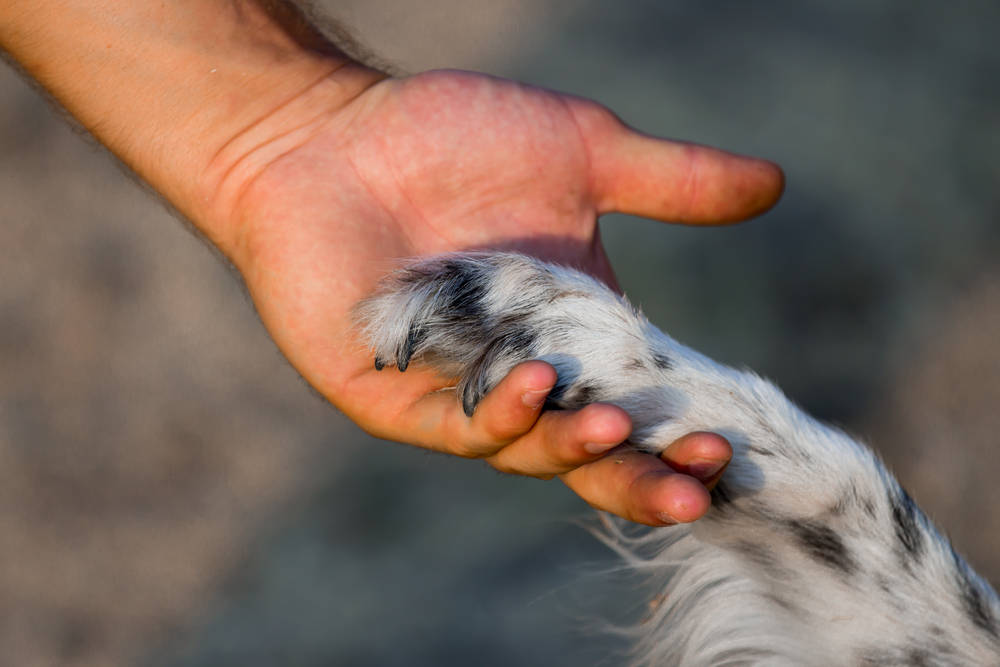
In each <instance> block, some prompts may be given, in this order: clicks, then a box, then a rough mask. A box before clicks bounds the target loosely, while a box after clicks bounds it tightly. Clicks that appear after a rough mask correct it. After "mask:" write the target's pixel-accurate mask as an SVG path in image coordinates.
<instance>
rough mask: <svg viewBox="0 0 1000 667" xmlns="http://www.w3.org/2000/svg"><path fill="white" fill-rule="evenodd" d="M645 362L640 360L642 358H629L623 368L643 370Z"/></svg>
mask: <svg viewBox="0 0 1000 667" xmlns="http://www.w3.org/2000/svg"><path fill="white" fill-rule="evenodd" d="M645 368H646V364H644V363H643V362H642V359H629V360H628V362H627V363H626V364H625V370H629V371H641V370H645Z"/></svg>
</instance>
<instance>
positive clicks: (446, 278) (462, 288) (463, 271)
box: [439, 260, 489, 321]
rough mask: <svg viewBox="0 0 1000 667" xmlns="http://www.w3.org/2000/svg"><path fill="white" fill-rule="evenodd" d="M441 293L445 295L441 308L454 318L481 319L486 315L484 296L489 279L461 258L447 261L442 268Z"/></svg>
mask: <svg viewBox="0 0 1000 667" xmlns="http://www.w3.org/2000/svg"><path fill="white" fill-rule="evenodd" d="M439 275H440V278H441V281H442V283H443V284H442V286H441V290H440V292H441V295H442V296H444V297H445V300H444V303H443V304H442V306H441V308H440V310H441V312H443V313H446V314H447V315H448V317H449V318H450V319H452V320H460V321H461V320H465V321H469V320H479V319H481V318H483V316H484V315H485V312H484V311H485V309H484V307H483V296H484V294H485V292H486V284H488V283H489V280H488V279H487V278H485V277H484V276H482V275H481V274H480V272H479V271H477V270H476V269H475V267H474V266H473V265H470V264H469V263H468V262H463V261H461V260H458V261H455V260H450V261H446V262H445V263H444V264H443V265H442V266H441V269H440V273H439Z"/></svg>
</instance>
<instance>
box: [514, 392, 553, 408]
mask: <svg viewBox="0 0 1000 667" xmlns="http://www.w3.org/2000/svg"><path fill="white" fill-rule="evenodd" d="M550 391H552V387H548V388H546V389H535V390H533V391H526V392H524V393H523V394H521V402H522V403H524V404H525V405H526V406H528V407H529V408H531V409H532V410H534V409H535V408H537V407H540V406H541V405H542V403H544V402H545V397H546V396H548V395H549V392H550Z"/></svg>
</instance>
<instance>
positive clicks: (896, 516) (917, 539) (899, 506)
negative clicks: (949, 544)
mask: <svg viewBox="0 0 1000 667" xmlns="http://www.w3.org/2000/svg"><path fill="white" fill-rule="evenodd" d="M889 507H891V508H892V525H893V529H894V530H895V531H896V539H897V540H899V543H900V545H902V547H903V552H904V553H905V554H907V555H908V556H909V557H911V558H913V559H914V560H919V558H920V556H921V555H922V554H923V551H924V547H925V545H924V535H923V533H922V532H921V530H920V524H919V522H918V517H917V512H919V511H920V510H918V509H917V507H916V505H915V504H914V502H913V498H911V497H910V494H908V493H907V492H906V490H904V489H902V488H900V489H899V493H898V494H895V493H893V492H892V491H890V492H889ZM903 565H904V566H906V567H909V565H910V564H909V562H908V561H905V560H904V562H903Z"/></svg>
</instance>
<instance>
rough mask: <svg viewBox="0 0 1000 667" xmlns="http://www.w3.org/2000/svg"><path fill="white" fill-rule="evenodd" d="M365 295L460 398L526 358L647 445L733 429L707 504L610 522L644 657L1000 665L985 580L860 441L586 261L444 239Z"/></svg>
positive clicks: (994, 609)
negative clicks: (450, 246) (551, 259)
mask: <svg viewBox="0 0 1000 667" xmlns="http://www.w3.org/2000/svg"><path fill="white" fill-rule="evenodd" d="M358 312H359V317H360V319H361V321H362V322H363V323H364V326H365V327H366V332H367V334H368V336H369V339H370V340H371V342H372V347H373V349H374V350H375V352H376V356H377V358H379V359H381V360H382V361H383V362H384V363H386V364H387V365H391V364H392V363H400V364H401V366H405V365H406V363H408V361H409V358H410V356H411V355H412V356H413V357H414V358H415V359H424V360H427V361H429V362H431V363H434V364H436V365H437V366H438V367H440V368H442V369H443V370H444V371H445V372H448V373H450V374H454V375H458V376H460V377H462V380H463V383H464V386H465V387H466V389H465V390H464V400H465V401H466V405H467V410H468V409H470V408H471V409H474V407H475V404H476V403H477V402H478V399H479V398H481V396H482V394H484V393H485V392H486V391H488V390H489V389H490V388H492V387H493V386H495V385H496V384H497V382H499V381H500V379H502V378H503V377H504V375H505V374H506V373H507V372H508V371H509V370H510V369H511V368H512V367H513V366H514V365H515V364H516V363H519V362H520V361H523V360H525V359H528V358H535V359H542V360H544V361H547V362H549V363H551V364H552V365H553V366H554V367H555V368H556V370H557V371H558V373H559V377H560V385H561V388H560V391H561V398H559V399H557V400H556V401H555V403H556V405H557V406H559V407H568V408H572V407H578V406H579V405H580V404H581V402H587V401H591V400H599V401H602V402H608V403H614V404H617V405H620V406H621V407H622V408H624V409H625V410H627V411H628V412H629V414H630V415H631V416H632V419H633V422H634V432H633V435H632V437H631V438H630V441H631V442H632V444H634V445H635V446H637V447H639V448H642V449H644V450H647V451H651V452H658V451H661V450H662V449H663V448H665V447H666V446H667V445H668V444H670V443H671V442H673V441H674V440H675V439H677V438H678V437H680V436H682V435H684V434H686V433H690V432H692V431H712V432H715V433H719V434H721V435H723V436H725V437H726V438H727V439H728V440H729V441H730V442H731V443H732V445H733V448H734V451H735V456H734V458H733V461H732V463H731V464H730V466H729V468H728V469H727V471H726V473H725V475H724V477H723V479H722V482H721V485H720V490H719V492H718V493H717V494H716V495H715V499H714V503H713V508H712V509H711V510H710V511H709V513H708V514H707V515H706V516H705V517H704V518H703V519H701V520H699V521H697V522H696V523H694V524H691V525H687V526H677V527H671V528H664V529H652V530H648V531H645V532H643V533H641V534H639V535H634V534H631V533H630V532H629V531H627V530H624V529H623V525H622V523H620V522H615V521H610V520H609V521H607V522H606V526H607V532H606V533H605V539H606V540H607V541H608V542H609V543H610V544H612V545H613V546H614V547H615V548H616V549H617V550H618V551H619V552H620V553H621V554H622V556H623V558H624V559H625V561H626V563H627V564H628V566H629V567H630V568H632V569H634V570H635V571H636V572H637V573H639V574H641V575H642V576H645V577H648V582H647V586H648V588H647V590H648V591H649V597H650V599H651V600H653V601H654V602H657V604H656V605H655V610H654V611H653V613H652V614H651V616H650V618H649V619H647V620H646V621H645V622H643V623H640V624H638V625H636V626H634V627H631V628H625V629H623V630H622V632H625V633H626V634H627V635H628V636H629V637H630V638H631V642H632V646H633V647H634V655H635V662H636V664H644V665H646V664H648V665H817V666H820V665H822V666H831V665H875V664H910V665H1000V636H998V635H1000V625H998V621H997V619H998V618H1000V602H998V599H997V597H996V594H995V593H994V592H993V590H992V589H991V588H990V587H989V585H987V584H986V583H985V582H984V581H983V580H982V579H980V578H979V577H978V576H977V575H975V574H974V573H973V572H971V570H969V569H968V566H967V565H966V564H965V563H964V561H962V560H961V558H959V557H957V556H956V555H955V554H954V552H953V551H952V550H951V547H950V545H949V544H948V542H947V540H945V539H944V538H943V537H942V536H941V535H940V534H939V533H938V532H937V531H936V530H935V529H934V527H933V526H931V524H930V523H929V521H927V519H926V517H925V516H924V515H923V514H922V513H921V512H920V511H919V510H918V509H916V508H915V506H914V505H913V504H912V502H911V501H910V500H909V498H908V496H905V492H903V491H902V490H901V489H900V488H899V486H898V484H897V482H896V481H895V480H894V479H893V478H892V476H891V475H890V474H889V473H888V472H887V471H886V469H885V468H884V466H883V465H882V464H881V462H880V461H879V460H878V458H877V457H876V456H875V455H874V454H873V453H872V452H871V451H870V450H869V449H867V448H866V447H864V446H863V445H862V444H860V443H858V442H857V441H855V440H853V439H851V438H850V437H848V436H847V435H845V434H844V433H842V432H841V431H839V430H837V429H834V428H831V427H829V426H826V425H824V424H821V423H819V422H817V421H816V420H814V419H812V418H811V417H809V416H808V415H806V414H804V413H803V412H802V411H801V410H799V409H798V408H797V407H796V406H795V405H793V404H792V403H791V402H790V401H788V400H787V399H786V398H785V397H784V396H783V395H782V393H781V392H780V391H779V390H778V389H777V388H776V387H774V386H773V385H771V384H770V383H768V382H766V381H765V380H762V379H761V378H759V377H757V376H756V375H753V374H752V373H749V372H743V371H737V370H734V369H732V368H727V367H725V366H722V365H719V364H717V363H715V362H713V361H711V360H710V359H708V358H706V357H704V356H703V355H701V354H698V353H697V352H695V351H693V350H691V349H689V348H686V347H684V346H683V345H680V344H679V343H677V342H676V341H674V340H673V339H671V338H670V337H669V336H667V335H666V334H664V333H662V332H661V331H659V330H658V329H657V328H656V327H654V326H653V325H652V324H650V323H649V322H648V321H647V320H646V319H645V318H644V317H643V316H642V315H641V314H640V313H639V312H638V311H637V310H636V309H635V308H633V307H632V306H631V305H630V304H628V302H627V301H625V300H624V299H623V298H621V297H619V296H617V295H616V294H614V293H613V292H611V291H610V290H608V289H607V288H606V287H605V286H603V285H601V284H599V283H598V282H596V281H594V280H593V279H591V278H589V277H587V276H585V275H583V274H580V273H578V272H576V271H572V270H569V269H566V268H562V267H557V266H552V265H547V264H544V263H542V262H538V261H537V260H533V259H530V258H526V257H524V256H520V255H514V254H492V255H490V254H467V255H453V256H445V257H443V258H437V259H432V260H425V261H423V262H421V263H418V264H415V265H412V266H410V267H408V268H407V269H404V270H402V271H401V272H398V273H397V274H395V275H394V276H392V277H390V279H389V280H388V281H387V282H386V283H385V284H384V285H383V287H382V289H381V291H380V293H379V294H378V295H377V296H375V297H373V298H372V299H370V300H367V301H366V302H364V303H363V304H362V305H361V306H360V308H359V310H358ZM529 342H530V344H528V343H529ZM583 388H586V392H585V395H584V393H581V392H582V391H583ZM459 390H460V391H463V385H460V387H459ZM576 393H579V394H580V397H581V398H580V400H576V399H574V394H576Z"/></svg>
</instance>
